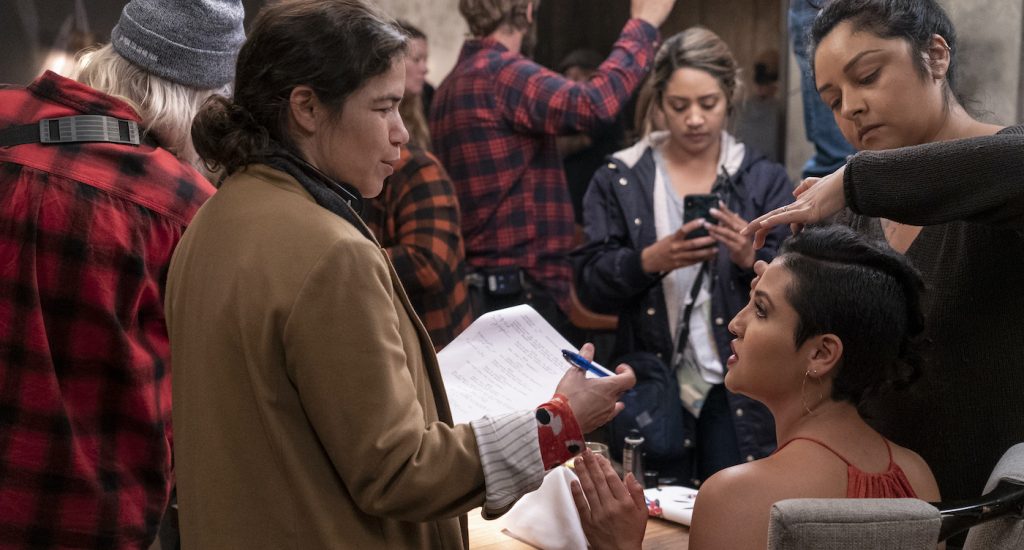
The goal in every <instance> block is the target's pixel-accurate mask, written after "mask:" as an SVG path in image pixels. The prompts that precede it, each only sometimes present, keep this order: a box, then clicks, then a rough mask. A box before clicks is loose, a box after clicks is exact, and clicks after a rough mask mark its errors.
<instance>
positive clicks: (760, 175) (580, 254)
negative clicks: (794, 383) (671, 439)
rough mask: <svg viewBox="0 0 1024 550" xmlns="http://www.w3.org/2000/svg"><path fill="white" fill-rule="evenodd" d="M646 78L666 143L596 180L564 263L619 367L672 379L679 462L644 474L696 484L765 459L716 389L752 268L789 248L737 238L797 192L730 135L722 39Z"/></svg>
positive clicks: (750, 407)
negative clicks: (612, 336)
mask: <svg viewBox="0 0 1024 550" xmlns="http://www.w3.org/2000/svg"><path fill="white" fill-rule="evenodd" d="M652 78H653V80H652V83H651V87H652V89H653V90H654V102H655V107H654V108H655V109H657V110H658V111H659V112H660V114H661V115H663V118H664V120H665V122H666V126H667V129H666V130H665V131H661V132H655V133H653V134H650V135H649V136H647V137H645V138H644V139H642V140H641V141H640V142H639V143H637V144H636V145H634V146H633V147H630V148H628V149H625V150H623V151H620V152H618V153H616V154H615V155H613V156H612V157H611V158H610V159H609V161H608V163H607V165H606V166H604V167H602V168H601V169H600V170H599V171H598V172H597V173H596V174H595V175H594V178H593V179H592V181H591V184H590V188H589V190H588V191H587V195H586V197H585V199H584V229H585V234H586V244H585V245H584V246H582V247H581V248H580V249H578V250H577V251H575V252H574V253H573V259H574V263H575V276H576V289H577V293H578V295H579V297H580V299H581V300H582V301H583V303H584V304H585V305H586V306H587V307H589V308H591V309H593V310H595V311H599V312H604V313H613V314H618V316H619V330H618V335H617V339H616V355H617V356H623V355H627V354H633V355H632V356H631V358H630V360H631V361H634V363H636V364H639V363H640V362H643V361H651V362H655V363H663V364H664V365H668V366H669V368H670V369H671V370H672V371H673V372H674V374H675V376H676V377H677V379H678V381H679V391H680V396H681V398H682V401H683V405H684V406H685V410H684V411H682V415H683V425H684V433H679V434H678V440H679V442H681V444H682V445H681V447H682V448H684V449H685V451H684V453H683V456H671V457H658V456H653V455H652V453H651V452H648V459H649V460H648V464H649V466H650V467H651V468H653V469H657V470H658V471H659V472H661V473H662V474H670V475H675V476H680V477H681V478H682V481H684V482H689V483H693V484H698V483H699V482H700V481H701V480H703V479H706V478H707V477H708V476H710V475H712V474H713V473H715V472H716V471H718V470H720V469H722V468H725V467H728V466H731V465H733V464H737V463H739V462H742V461H748V460H753V459H756V458H760V457H763V456H766V455H767V454H768V453H769V452H771V450H772V449H773V448H774V444H775V439H774V431H773V427H772V421H771V418H770V416H769V415H768V414H767V411H766V410H765V409H764V408H763V407H761V406H760V405H758V404H756V403H754V402H752V401H750V400H748V399H746V398H743V397H740V396H737V395H733V394H731V393H728V392H727V391H726V390H725V389H724V387H723V386H722V379H723V377H724V375H725V371H726V369H725V367H724V365H725V358H727V357H728V356H729V354H730V352H729V340H730V339H731V336H730V335H729V332H728V330H727V327H726V323H727V322H728V320H729V319H731V318H732V316H733V315H735V314H736V312H738V311H739V310H740V309H742V308H743V305H744V304H745V302H746V292H747V289H748V288H749V284H750V281H751V280H752V279H753V277H754V271H753V266H754V262H755V261H756V260H771V258H772V257H773V256H774V254H775V249H776V247H777V245H778V242H779V241H780V240H781V238H782V236H783V235H784V234H785V232H784V230H783V231H778V232H776V233H774V234H773V235H771V236H770V237H769V243H768V245H767V246H766V247H764V248H762V249H761V250H757V251H755V250H754V248H753V246H752V241H751V239H750V238H747V237H743V236H741V235H740V234H739V231H740V230H741V229H742V228H743V227H744V226H745V225H746V220H749V219H752V218H755V217H757V216H759V215H761V214H763V213H764V212H768V211H770V210H772V209H774V208H777V207H780V206H782V205H784V204H787V203H789V202H791V201H792V197H791V195H790V192H791V189H792V187H791V185H790V182H789V180H788V178H787V177H786V172H785V170H784V169H783V167H782V166H780V165H779V164H776V163H774V162H771V161H769V160H768V159H767V158H765V157H764V156H763V155H761V154H760V153H757V152H755V151H753V150H751V149H750V148H747V147H745V146H744V145H743V144H741V143H739V142H737V141H736V140H735V139H734V138H733V137H732V136H731V135H729V133H728V132H726V131H725V127H726V124H727V122H728V119H729V116H730V114H731V113H732V111H733V107H734V105H735V95H736V92H737V87H738V82H737V64H736V60H735V59H734V58H733V55H732V53H731V52H730V51H729V47H728V46H727V45H726V44H725V42H723V41H722V39H721V38H719V37H718V36H717V35H715V34H714V33H712V32H711V31H709V30H707V29H703V28H691V29H688V30H686V31H684V32H682V33H679V34H677V35H675V36H673V37H671V38H669V39H668V40H666V41H665V44H664V45H663V46H662V47H661V50H660V51H659V52H658V54H657V57H656V59H655V66H654V72H653V74H652ZM710 194H714V195H715V197H716V198H715V199H714V202H713V208H710V209H706V210H705V211H703V212H701V211H700V210H699V209H696V210H694V209H691V210H690V211H689V212H688V213H687V212H684V203H686V202H687V199H689V201H690V202H694V203H697V202H699V201H700V200H701V199H700V198H699V197H700V196H703V195H710ZM702 231H703V232H706V233H705V235H704V236H697V235H695V233H699V232H702ZM688 303H692V307H687V304H688ZM687 317H688V319H687ZM636 352H646V353H645V354H644V355H643V357H642V358H641V357H640V356H638V355H636ZM634 366H636V365H634ZM659 459H660V460H659Z"/></svg>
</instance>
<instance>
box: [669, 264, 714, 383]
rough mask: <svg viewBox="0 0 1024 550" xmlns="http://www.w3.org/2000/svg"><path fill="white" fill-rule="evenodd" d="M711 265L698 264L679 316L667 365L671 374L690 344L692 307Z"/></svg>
mask: <svg viewBox="0 0 1024 550" xmlns="http://www.w3.org/2000/svg"><path fill="white" fill-rule="evenodd" d="M710 269H711V265H710V264H709V263H708V262H704V263H702V264H700V270H699V271H698V272H697V278H696V279H694V281H693V286H692V287H690V300H689V301H688V302H687V303H686V307H684V308H683V311H682V315H680V316H679V326H678V330H677V331H676V332H677V336H676V350H675V353H674V354H672V358H671V362H670V363H669V369H670V370H671V371H672V373H673V374H675V372H676V367H677V364H678V363H679V358H680V357H682V356H683V352H685V351H686V346H688V345H689V342H690V315H691V314H692V313H693V306H694V305H695V304H696V303H697V295H698V294H700V287H701V285H703V284H704V272H705V271H709V270H710Z"/></svg>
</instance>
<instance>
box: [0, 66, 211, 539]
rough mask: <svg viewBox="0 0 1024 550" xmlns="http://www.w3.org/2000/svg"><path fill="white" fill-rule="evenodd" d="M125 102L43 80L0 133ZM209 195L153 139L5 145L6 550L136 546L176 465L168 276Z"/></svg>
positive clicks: (1, 358) (1, 329)
mask: <svg viewBox="0 0 1024 550" xmlns="http://www.w3.org/2000/svg"><path fill="white" fill-rule="evenodd" d="M79 114H102V115H108V116H112V117H117V118H121V119H128V120H135V121H138V120H139V118H138V116H137V115H136V114H135V112H134V111H133V110H132V109H131V108H130V107H129V106H128V105H127V104H125V103H124V102H122V101H120V100H117V99H115V98H112V97H110V96H107V95H104V94H101V93H99V92H97V91H96V90H93V89H92V88H89V87H87V86H84V85H82V84H79V83H77V82H74V81H71V80H68V79H65V78H62V77H60V76H57V75H55V74H53V73H49V72H48V73H46V74H44V75H43V76H41V77H40V78H38V79H37V80H36V81H35V82H33V83H32V84H31V85H29V86H28V88H27V89H26V88H23V87H17V88H14V87H9V88H4V89H0V127H6V126H9V125H15V124H28V123H32V122H35V121H38V120H40V119H42V118H51V117H64V116H72V115H79ZM212 193H213V187H212V186H211V185H210V184H209V183H208V182H207V181H206V180H205V179H203V178H202V176H200V175H199V173H198V172H196V171H195V170H193V169H192V168H191V167H187V166H185V165H183V164H182V163H180V162H179V161H178V160H177V159H176V158H175V157H174V156H172V155H171V154H170V153H168V152H167V151H165V150H163V149H156V148H153V147H151V146H149V145H145V144H144V145H142V146H139V147H132V146H128V145H116V144H106V143H103V144H100V143H87V144H82V143H79V144H66V145H40V144H26V145H19V146H14V147H0V287H2V289H3V290H2V291H0V548H57V547H60V548H146V547H147V546H148V545H149V544H150V543H151V542H152V541H153V539H154V538H155V536H156V531H157V527H158V525H159V522H160V518H161V516H162V514H163V512H164V508H165V507H166V504H167V499H168V493H169V489H170V486H171V482H172V471H171V386H170V383H171V377H170V374H171V373H170V366H171V363H170V358H169V354H170V346H169V345H168V339H167V329H166V326H165V324H164V308H163V297H164V284H165V281H166V275H167V268H168V264H169V263H170V259H171V252H172V251H173V250H174V247H175V245H176V244H177V242H178V240H179V238H180V237H181V234H182V232H183V231H184V229H185V225H186V224H187V223H188V221H189V220H190V219H191V218H192V216H193V215H194V214H195V212H196V210H197V209H198V208H199V205H200V204H202V202H203V201H204V200H206V199H207V198H208V197H209V196H210V195H211V194H212Z"/></svg>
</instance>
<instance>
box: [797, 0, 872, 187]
mask: <svg viewBox="0 0 1024 550" xmlns="http://www.w3.org/2000/svg"><path fill="white" fill-rule="evenodd" d="M817 14H818V10H817V9H816V8H815V7H814V6H812V5H811V4H810V3H808V2H807V0H790V5H789V36H790V38H791V39H792V41H793V53H794V54H796V61H797V64H798V65H799V66H800V90H801V97H802V98H803V102H804V129H805V131H806V133H807V140H808V141H810V142H811V143H812V144H813V145H814V156H813V157H811V158H810V159H809V160H808V161H807V164H805V165H804V170H803V177H805V178H807V177H821V176H826V175H828V174H831V173H832V172H835V171H836V170H838V169H839V168H840V167H841V166H842V165H844V164H846V157H848V156H850V155H852V154H854V153H856V151H855V150H854V148H853V147H852V146H850V144H849V143H848V142H847V141H846V138H844V137H843V134H842V132H840V131H839V127H838V126H836V121H835V119H834V118H833V117H832V111H831V110H830V109H829V107H828V105H825V102H824V101H822V100H821V97H820V96H819V95H818V90H817V87H816V86H815V85H814V77H813V75H812V74H811V65H810V60H809V59H808V57H807V46H808V45H809V43H810V32H811V24H812V23H813V22H814V18H815V16H817Z"/></svg>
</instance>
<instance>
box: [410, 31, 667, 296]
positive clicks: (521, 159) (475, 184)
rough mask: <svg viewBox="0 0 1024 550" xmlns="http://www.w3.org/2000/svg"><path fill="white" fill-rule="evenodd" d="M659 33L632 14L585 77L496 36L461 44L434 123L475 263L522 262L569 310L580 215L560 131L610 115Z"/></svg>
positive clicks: (644, 66) (646, 63) (644, 67)
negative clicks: (554, 67) (553, 67)
mask: <svg viewBox="0 0 1024 550" xmlns="http://www.w3.org/2000/svg"><path fill="white" fill-rule="evenodd" d="M657 37H658V32H657V30H656V29H655V28H654V27H653V26H651V25H650V24H648V23H646V22H643V21H641V20H639V19H633V20H630V21H629V22H628V23H626V26H625V27H624V28H623V29H622V34H621V35H620V36H619V40H618V41H617V42H616V43H615V46H614V48H613V49H612V53H611V55H610V56H609V58H608V60H606V61H605V62H604V63H603V64H602V65H601V66H600V67H599V68H598V72H597V74H596V75H595V76H593V77H591V79H590V80H588V81H587V82H585V83H575V82H573V81H571V80H567V79H566V78H564V77H563V76H561V75H559V74H557V73H555V72H552V71H549V70H547V69H545V68H544V67H541V66H540V65H538V64H536V63H534V62H533V61H530V60H529V59H526V58H525V57H523V56H522V55H520V54H519V53H516V52H510V51H508V49H506V48H505V47H504V46H502V45H501V44H499V43H498V42H497V41H495V40H493V39H490V38H484V39H473V40H469V41H467V42H466V43H465V44H464V45H463V46H462V52H461V53H460V54H459V61H458V63H457V64H456V66H455V69H453V70H452V72H451V74H449V75H448V77H447V78H445V80H444V82H442V83H441V86H440V87H438V89H437V92H436V93H435V95H434V104H433V106H432V107H431V109H430V129H431V135H432V137H433V140H434V146H435V147H434V148H435V150H436V151H437V152H438V157H439V158H440V159H441V163H442V164H443V165H444V166H445V168H446V169H447V170H448V173H449V175H451V178H452V182H453V183H454V184H455V189H456V191H457V192H458V197H459V203H460V204H461V205H462V235H463V237H464V238H465V239H466V261H467V262H468V263H469V265H470V267H471V268H473V269H481V268H488V267H509V266H519V267H521V268H523V269H524V270H525V271H526V273H527V274H528V275H529V276H530V277H531V278H532V279H533V280H534V281H535V282H537V283H538V284H540V285H541V286H542V287H544V288H545V289H547V290H548V291H549V292H551V294H552V295H553V296H554V297H555V299H556V300H558V302H559V305H560V306H561V307H562V309H563V311H568V304H569V281H570V280H571V277H572V267H571V266H570V265H569V263H568V260H567V259H566V254H567V253H568V252H569V250H570V249H571V247H572V242H573V235H574V221H573V210H572V203H571V201H570V198H569V191H568V187H567V184H566V182H565V173H564V171H563V169H562V160H561V158H560V157H559V155H558V150H557V148H556V146H555V136H557V135H559V134H568V133H577V132H588V131H591V130H593V129H595V128H597V127H599V126H600V125H601V124H608V123H612V122H614V120H615V118H616V116H617V115H618V113H619V111H620V110H621V108H622V106H623V104H625V103H626V101H628V100H629V98H630V96H631V95H632V94H633V91H634V90H635V89H636V87H637V86H638V85H639V83H640V81H641V80H642V79H643V78H644V76H645V75H646V73H647V71H648V70H649V69H650V66H651V64H652V62H653V57H654V48H655V46H656V40H657Z"/></svg>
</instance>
